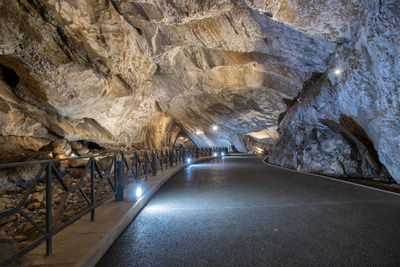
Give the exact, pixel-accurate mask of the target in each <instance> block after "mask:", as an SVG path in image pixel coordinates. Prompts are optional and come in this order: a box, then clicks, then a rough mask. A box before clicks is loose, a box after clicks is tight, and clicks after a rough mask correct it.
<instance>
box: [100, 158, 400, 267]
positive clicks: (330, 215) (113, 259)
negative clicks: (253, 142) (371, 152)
mask: <svg viewBox="0 0 400 267" xmlns="http://www.w3.org/2000/svg"><path fill="white" fill-rule="evenodd" d="M253 265H259V266H260V265H261V266H333V265H335V266H400V196H397V195H393V194H389V193H385V192H379V191H376V190H373V189H368V188H363V187H359V186H356V185H351V184H346V183H342V182H340V181H332V180H329V179H324V178H321V177H316V176H312V175H308V174H301V173H295V172H292V171H289V170H285V169H281V168H277V167H273V166H268V165H265V164H263V163H262V162H261V160H260V159H259V158H255V157H248V156H242V157H240V156H236V157H226V158H225V159H220V160H214V161H210V162H205V163H200V164H195V165H192V166H190V167H188V168H185V169H184V170H182V171H180V172H179V173H178V174H177V175H175V176H174V177H172V178H171V179H170V180H169V181H168V182H167V183H166V184H165V185H164V186H163V187H162V188H161V189H160V191H159V192H158V193H157V194H156V195H155V196H154V197H153V199H152V200H151V201H150V202H149V203H148V204H147V206H146V207H145V208H144V209H143V210H142V211H141V212H140V213H139V215H138V216H137V217H136V219H135V220H134V221H133V223H132V224H131V225H130V226H129V227H128V228H127V229H126V231H125V232H124V233H123V234H122V235H121V237H120V238H119V239H118V240H117V241H116V242H115V243H114V244H113V245H112V247H111V248H110V249H109V250H108V252H107V253H106V254H105V255H104V256H103V258H102V259H101V260H100V261H99V263H98V266H253Z"/></svg>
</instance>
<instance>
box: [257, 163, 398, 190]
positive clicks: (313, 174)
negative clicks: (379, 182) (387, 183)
mask: <svg viewBox="0 0 400 267" xmlns="http://www.w3.org/2000/svg"><path fill="white" fill-rule="evenodd" d="M265 160H266V157H265V158H264V159H263V160H262V162H263V163H264V164H265V165H268V166H272V167H276V168H280V169H284V170H288V171H292V172H296V173H302V174H308V175H312V176H316V177H321V178H324V179H328V180H331V181H336V182H342V183H345V184H350V185H356V186H359V187H363V188H368V189H371V190H376V191H380V192H384V193H389V194H392V195H396V196H400V194H399V193H396V192H392V191H387V190H384V189H380V188H375V187H372V186H367V185H363V184H357V183H353V182H350V181H343V180H340V179H335V178H332V177H329V176H324V175H321V174H316V173H310V172H303V171H298V170H293V169H290V168H286V167H282V166H278V165H275V164H271V163H268V162H266V161H265Z"/></svg>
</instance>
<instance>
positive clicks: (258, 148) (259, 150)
mask: <svg viewBox="0 0 400 267" xmlns="http://www.w3.org/2000/svg"><path fill="white" fill-rule="evenodd" d="M255 149H256V150H257V153H261V152H263V151H264V150H263V149H262V148H260V147H258V146H256V147H255Z"/></svg>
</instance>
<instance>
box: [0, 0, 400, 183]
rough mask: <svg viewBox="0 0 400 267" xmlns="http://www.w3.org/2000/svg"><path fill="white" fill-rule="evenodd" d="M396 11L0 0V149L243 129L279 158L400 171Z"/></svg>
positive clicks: (294, 4) (352, 170)
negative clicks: (336, 72)
mask: <svg viewBox="0 0 400 267" xmlns="http://www.w3.org/2000/svg"><path fill="white" fill-rule="evenodd" d="M399 17H400V16H399V3H398V1H395V0H389V1H384V3H382V1H378V0H376V1H373V0H371V1H356V0H341V1H337V0H335V1H334V0H327V1H317V0H312V1H301V0H237V1H233V0H213V1H211V0H205V1H196V0H150V1H129V0H110V1H107V0H98V1H93V0H77V1H59V0H20V1H14V0H4V1H1V2H0V25H1V27H0V64H1V68H0V73H1V74H0V76H2V77H3V78H2V79H0V102H1V105H0V106H1V107H0V134H1V136H0V137H1V139H0V143H2V145H1V147H2V149H1V150H2V151H5V152H8V153H18V152H21V151H26V150H35V151H38V150H40V149H42V148H43V147H45V146H47V145H48V144H49V143H51V142H53V141H55V140H57V139H66V140H68V141H77V140H86V141H91V142H95V143H98V144H100V145H101V146H104V147H109V148H116V147H126V148H132V147H133V148H146V147H161V146H168V145H171V144H172V143H173V142H174V140H175V139H176V137H177V136H178V135H179V134H180V133H181V132H183V133H185V134H186V135H188V136H189V137H190V138H191V139H192V140H193V141H194V142H195V143H196V144H197V145H199V146H231V145H234V146H235V147H236V148H237V149H239V150H241V151H244V150H246V149H248V148H249V147H248V146H249V144H248V142H247V141H246V140H248V138H249V137H246V136H250V138H251V139H252V140H253V141H254V142H257V143H259V145H260V146H262V145H263V144H266V143H276V144H275V146H274V149H273V151H272V152H271V155H270V157H269V160H270V161H271V162H273V163H276V164H280V165H285V166H288V167H292V168H296V169H302V170H307V171H315V172H323V173H331V174H337V175H347V176H352V175H353V176H357V175H363V176H366V177H367V176H368V177H369V176H371V177H372V176H387V172H386V168H387V170H388V171H389V173H390V174H391V175H392V177H394V178H395V179H400V168H399V167H397V166H398V162H399V159H400V156H398V155H399V152H400V146H399V144H400V142H399V141H400V127H399V122H398V119H396V118H399V115H400V114H399V112H400V111H399V110H400V109H399V78H398V77H399V75H398V74H399V63H398V56H397V58H396V57H395V56H394V55H396V53H397V54H398V52H399V51H398V49H399V48H398V47H399V37H398V36H399V35H398V33H399V26H398V25H399ZM395 33H397V36H396V34H395ZM396 45H397V46H396ZM335 68H339V69H340V70H341V71H343V73H341V74H340V75H334V73H333V70H334V69H335ZM396 73H397V75H395V74H396ZM213 125H217V126H218V130H217V131H213V130H212V126H213ZM326 140H329V142H328V141H326ZM325 141H326V142H325ZM335 148H336V150H335ZM346 149H347V150H346ZM346 151H347V152H346ZM329 155H332V156H331V157H330V156H329ZM395 155H397V156H395ZM381 163H383V166H382V165H381Z"/></svg>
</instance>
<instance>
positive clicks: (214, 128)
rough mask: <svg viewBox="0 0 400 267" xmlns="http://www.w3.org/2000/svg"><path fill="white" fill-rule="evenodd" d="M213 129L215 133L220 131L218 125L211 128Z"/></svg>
mask: <svg viewBox="0 0 400 267" xmlns="http://www.w3.org/2000/svg"><path fill="white" fill-rule="evenodd" d="M211 129H212V130H213V131H214V132H215V131H218V125H215V124H214V125H213V126H212V127H211Z"/></svg>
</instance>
